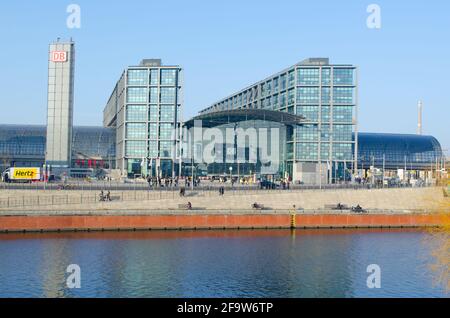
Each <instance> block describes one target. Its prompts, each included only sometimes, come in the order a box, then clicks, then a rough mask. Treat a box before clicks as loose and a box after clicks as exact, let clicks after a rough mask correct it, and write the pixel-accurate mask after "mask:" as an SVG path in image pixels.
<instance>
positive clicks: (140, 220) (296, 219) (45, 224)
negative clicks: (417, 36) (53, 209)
mask: <svg viewBox="0 0 450 318" xmlns="http://www.w3.org/2000/svg"><path fill="white" fill-rule="evenodd" d="M444 223H445V216H444V215H441V214H432V213H402V212H398V213H395V212H394V213H376V212H371V213H364V214H360V213H358V214H356V213H338V212H333V211H328V212H326V211H323V212H321V213H296V214H291V213H290V212H289V211H285V212H283V211H277V212H276V213H274V212H270V213H261V212H254V211H249V212H245V211H243V212H237V213H220V212H216V213H211V212H206V211H205V212H186V213H176V214H170V212H168V213H163V212H159V213H146V214H143V213H139V214H133V213H132V212H130V213H128V214H126V215H124V214H114V215H106V214H96V215H92V214H86V215H76V214H64V215H41V214H39V215H38V214H34V215H2V216H0V232H55V231H56V232H58V231H108V230H119V231H122V230H188V229H263V228H268V229H269V228H270V229H273V228H401V227H405V228H406V227H434V226H440V225H443V224H444Z"/></svg>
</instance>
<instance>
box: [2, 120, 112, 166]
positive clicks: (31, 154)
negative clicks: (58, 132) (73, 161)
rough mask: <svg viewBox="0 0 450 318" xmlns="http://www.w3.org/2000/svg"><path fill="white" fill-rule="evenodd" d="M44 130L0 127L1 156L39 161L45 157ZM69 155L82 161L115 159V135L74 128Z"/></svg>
mask: <svg viewBox="0 0 450 318" xmlns="http://www.w3.org/2000/svg"><path fill="white" fill-rule="evenodd" d="M46 133H47V131H46V127H45V126H42V125H4V124H2V125H0V157H2V158H16V157H20V158H27V159H34V158H36V159H39V158H43V157H44V156H45V142H46ZM72 140H73V146H72V152H73V153H74V156H75V157H81V158H97V157H99V158H108V157H114V156H115V133H114V130H113V129H110V128H103V127H88V126H75V127H73V137H72Z"/></svg>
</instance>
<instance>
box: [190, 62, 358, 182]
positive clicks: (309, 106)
mask: <svg viewBox="0 0 450 318" xmlns="http://www.w3.org/2000/svg"><path fill="white" fill-rule="evenodd" d="M357 109H358V103H357V69H356V67H355V66H353V65H334V64H330V63H329V59H328V58H310V59H307V60H304V61H302V62H299V63H297V64H295V65H293V66H291V67H289V68H287V69H285V70H283V71H281V72H278V73H276V74H274V75H272V76H270V77H268V78H266V79H264V80H262V81H259V82H257V83H255V84H253V85H250V86H249V87H246V88H244V89H242V90H240V91H238V92H236V93H234V94H232V95H230V96H228V97H226V98H224V99H222V100H220V101H218V102H216V103H214V104H213V105H211V106H210V107H208V108H205V109H204V110H202V111H201V112H200V115H199V116H197V117H194V118H193V119H191V120H190V121H188V122H187V126H192V125H193V122H194V121H195V120H207V121H208V119H210V118H212V117H215V122H218V123H223V122H224V120H225V121H226V120H227V118H229V116H230V115H231V116H234V118H235V120H236V118H237V117H239V121H240V122H241V124H240V125H244V126H245V121H246V120H245V118H244V117H245V116H246V112H249V111H250V110H251V112H252V117H251V118H250V116H247V118H248V119H252V120H253V119H256V118H259V123H256V122H253V123H250V124H247V125H250V126H253V127H255V126H258V125H259V126H261V127H263V126H267V125H269V123H268V122H269V121H271V122H272V123H271V124H270V125H273V123H274V122H278V124H280V126H281V128H282V133H280V140H281V142H280V145H281V146H280V148H279V161H280V164H279V167H280V170H279V171H278V175H279V176H281V177H286V176H288V177H289V178H290V179H291V180H294V181H296V180H305V179H308V180H309V181H308V183H318V182H321V181H323V182H327V180H330V179H331V178H329V176H328V174H329V171H335V170H343V169H344V165H345V166H346V167H347V168H349V167H351V168H353V170H354V171H357V168H358V167H357V165H358V157H357V151H356V149H357V144H358V128H357V123H358V122H357ZM264 112H265V113H266V114H268V113H269V112H271V113H272V114H273V112H281V113H287V114H290V115H291V116H293V117H295V116H296V117H297V118H296V120H294V119H293V118H291V120H290V122H289V123H287V124H286V123H283V120H286V119H287V116H285V117H282V116H281V117H279V116H278V118H276V117H277V116H274V115H271V116H265V115H264ZM257 113H259V114H260V116H257V115H256V114H257ZM293 120H294V121H295V122H293ZM220 125H222V124H220ZM224 125H226V124H224ZM228 125H229V124H228ZM217 126H219V125H217ZM283 127H284V129H283ZM353 135H354V136H355V138H353ZM355 145H356V146H355ZM241 166H242V167H243V168H244V167H245V165H241ZM335 166H337V169H335ZM225 168H226V167H225V165H224V166H223V169H222V170H225ZM254 168H256V169H257V170H258V165H256V166H255V167H254ZM244 169H245V168H244ZM232 170H234V171H237V169H236V167H232ZM253 172H255V173H259V171H255V170H253ZM319 176H320V177H319Z"/></svg>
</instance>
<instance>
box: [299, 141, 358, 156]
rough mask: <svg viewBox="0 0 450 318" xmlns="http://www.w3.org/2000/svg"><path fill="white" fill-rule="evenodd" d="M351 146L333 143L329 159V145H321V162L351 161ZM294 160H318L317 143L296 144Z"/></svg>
mask: <svg viewBox="0 0 450 318" xmlns="http://www.w3.org/2000/svg"><path fill="white" fill-rule="evenodd" d="M352 148H353V147H352V144H350V143H335V144H333V150H332V153H333V155H332V157H330V144H329V143H323V144H321V153H320V157H321V160H330V159H331V158H333V160H349V161H350V160H352V158H353V152H352ZM295 151H296V154H295V156H296V159H297V160H311V161H316V160H318V159H319V144H318V143H314V142H313V143H297V144H296V149H295Z"/></svg>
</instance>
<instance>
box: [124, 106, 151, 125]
mask: <svg viewBox="0 0 450 318" xmlns="http://www.w3.org/2000/svg"><path fill="white" fill-rule="evenodd" d="M126 115H127V116H126V119H127V121H146V120H147V106H144V105H128V106H127V112H126Z"/></svg>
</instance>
